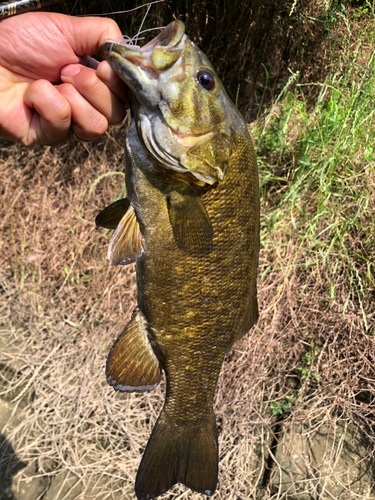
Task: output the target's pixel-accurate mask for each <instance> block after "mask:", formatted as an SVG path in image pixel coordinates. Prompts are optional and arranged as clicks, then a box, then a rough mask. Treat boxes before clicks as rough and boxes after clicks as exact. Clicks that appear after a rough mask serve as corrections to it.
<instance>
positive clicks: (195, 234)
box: [167, 187, 213, 255]
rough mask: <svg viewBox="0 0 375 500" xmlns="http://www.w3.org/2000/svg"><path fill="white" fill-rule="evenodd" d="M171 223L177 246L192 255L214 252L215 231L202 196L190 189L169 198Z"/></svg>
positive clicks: (172, 194) (170, 195)
mask: <svg viewBox="0 0 375 500" xmlns="http://www.w3.org/2000/svg"><path fill="white" fill-rule="evenodd" d="M167 207H168V215H169V221H170V223H171V226H172V229H173V235H174V237H175V240H176V243H177V245H178V246H179V247H180V248H181V249H182V250H185V251H187V252H188V253H190V254H192V255H201V254H208V253H210V252H212V250H213V229H212V224H211V221H210V218H209V216H208V213H207V211H206V208H205V206H204V204H203V202H202V200H201V198H200V196H199V195H198V194H197V193H196V192H195V191H194V190H193V189H192V188H190V187H189V188H188V189H186V190H185V191H184V192H182V193H181V192H178V191H172V192H171V193H169V195H168V196H167Z"/></svg>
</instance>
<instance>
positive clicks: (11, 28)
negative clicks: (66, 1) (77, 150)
mask: <svg viewBox="0 0 375 500" xmlns="http://www.w3.org/2000/svg"><path fill="white" fill-rule="evenodd" d="M119 36H121V32H120V29H119V27H118V26H117V24H116V23H115V22H114V21H112V20H111V19H107V18H96V17H71V16H66V15H63V14H55V13H46V12H35V13H34V12H30V13H26V14H21V15H19V16H14V17H10V18H7V19H3V20H2V21H0V46H1V51H0V136H3V137H7V138H8V139H12V140H15V141H18V142H22V143H23V144H25V145H31V144H48V145H55V144H60V143H62V142H65V141H68V140H69V139H71V138H72V137H73V134H74V135H75V136H76V137H77V138H80V139H82V140H92V139H95V138H96V137H98V136H99V135H101V134H103V133H104V132H105V131H106V129H107V127H108V125H112V124H116V123H120V122H121V121H122V119H123V118H124V116H125V106H127V97H126V95H127V94H126V87H125V85H124V84H123V82H122V81H121V80H120V79H119V78H118V77H117V75H116V74H115V73H114V71H113V70H112V69H111V68H110V66H109V64H108V63H107V62H106V61H103V62H101V63H100V64H98V63H97V61H95V60H94V59H92V58H90V57H89V56H88V55H87V54H95V53H98V52H99V47H100V45H101V44H102V43H103V42H104V41H105V40H108V39H112V40H113V39H116V38H118V37H119ZM124 103H125V104H124Z"/></svg>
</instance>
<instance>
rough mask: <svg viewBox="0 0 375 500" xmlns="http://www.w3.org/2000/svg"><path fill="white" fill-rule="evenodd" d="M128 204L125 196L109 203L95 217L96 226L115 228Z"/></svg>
mask: <svg viewBox="0 0 375 500" xmlns="http://www.w3.org/2000/svg"><path fill="white" fill-rule="evenodd" d="M129 206H130V202H129V200H128V199H127V198H122V199H121V200H117V201H115V202H114V203H111V204H110V205H108V207H105V209H104V210H102V211H101V212H99V213H98V215H97V216H96V217H95V224H96V227H105V228H106V229H116V227H117V226H118V224H119V222H120V220H121V219H122V218H123V216H124V215H125V214H126V211H127V210H128V208H129Z"/></svg>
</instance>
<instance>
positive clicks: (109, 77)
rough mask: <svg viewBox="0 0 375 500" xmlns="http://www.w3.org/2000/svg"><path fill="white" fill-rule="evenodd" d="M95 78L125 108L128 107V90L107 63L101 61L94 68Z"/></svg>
mask: <svg viewBox="0 0 375 500" xmlns="http://www.w3.org/2000/svg"><path fill="white" fill-rule="evenodd" d="M96 74H97V76H98V77H99V78H100V79H101V80H102V81H103V82H104V83H105V84H106V85H107V86H108V87H109V88H110V89H111V91H112V92H113V93H114V94H115V96H117V97H118V98H119V99H120V100H121V101H122V102H123V103H124V106H125V108H128V107H129V97H128V88H127V86H126V85H125V83H124V82H123V81H122V80H121V78H120V77H118V76H117V75H116V73H115V72H114V71H113V69H112V68H111V66H110V64H109V63H108V62H107V61H102V62H101V63H100V64H99V66H98V67H97V68H96Z"/></svg>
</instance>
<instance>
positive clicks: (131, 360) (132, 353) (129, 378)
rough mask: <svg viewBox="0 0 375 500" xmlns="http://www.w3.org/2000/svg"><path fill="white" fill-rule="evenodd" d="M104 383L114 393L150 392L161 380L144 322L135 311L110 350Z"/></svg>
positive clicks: (140, 314) (141, 316) (141, 315)
mask: <svg viewBox="0 0 375 500" xmlns="http://www.w3.org/2000/svg"><path fill="white" fill-rule="evenodd" d="M106 376H107V382H108V383H109V384H110V385H112V386H113V387H114V389H115V390H116V391H122V392H133V391H151V390H152V389H154V388H155V387H156V386H157V385H158V383H159V382H160V378H161V369H160V365H159V361H158V359H157V357H156V356H155V353H154V351H153V350H152V346H151V344H150V341H149V340H148V335H147V322H146V319H145V317H144V315H143V314H142V312H141V311H140V310H139V309H138V308H137V309H135V310H134V313H133V316H132V318H131V320H130V321H129V323H128V324H127V325H126V327H125V329H124V331H123V332H122V333H121V335H120V336H119V338H118V339H117V340H116V342H115V344H114V346H113V347H112V349H111V351H110V353H109V356H108V359H107V367H106Z"/></svg>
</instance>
